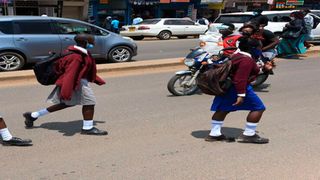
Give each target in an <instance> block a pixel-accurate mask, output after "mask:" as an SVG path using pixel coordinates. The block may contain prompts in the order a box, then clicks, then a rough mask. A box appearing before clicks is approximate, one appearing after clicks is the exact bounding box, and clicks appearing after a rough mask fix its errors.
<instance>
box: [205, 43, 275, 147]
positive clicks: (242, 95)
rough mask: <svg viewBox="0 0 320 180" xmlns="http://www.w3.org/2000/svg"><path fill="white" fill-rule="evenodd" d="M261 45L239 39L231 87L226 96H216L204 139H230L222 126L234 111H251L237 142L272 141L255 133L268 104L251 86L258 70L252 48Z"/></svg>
mask: <svg viewBox="0 0 320 180" xmlns="http://www.w3.org/2000/svg"><path fill="white" fill-rule="evenodd" d="M259 45H260V44H259V42H257V41H256V40H254V39H250V38H245V37H242V38H240V39H239V51H237V52H235V54H234V55H233V56H235V57H236V58H235V59H234V60H232V61H231V62H232V68H231V72H230V77H231V80H232V84H233V85H232V86H231V87H230V88H229V89H228V90H227V92H226V94H225V95H222V96H215V98H214V100H213V103H212V106H211V111H213V112H214V114H213V116H212V120H211V125H212V128H211V131H210V133H209V135H208V136H207V137H206V138H205V140H206V141H228V140H229V138H228V137H226V136H225V135H223V134H222V133H221V127H222V125H223V122H224V120H225V118H226V116H227V115H228V114H229V113H230V112H233V111H240V110H246V111H249V114H248V116H247V119H246V120H247V122H246V126H245V130H244V132H243V134H242V135H241V136H240V137H238V142H242V143H257V144H264V143H268V142H269V140H268V139H266V138H262V137H260V136H259V135H258V134H257V133H256V128H257V126H258V123H259V121H260V119H261V117H262V114H263V112H264V111H265V109H266V108H265V106H264V104H263V102H262V101H261V99H260V98H259V97H258V96H257V95H256V94H255V92H254V91H253V89H252V87H251V86H250V85H249V84H250V82H251V81H253V80H254V78H255V77H256V76H257V75H258V73H259V68H258V66H257V65H256V62H255V61H254V60H253V59H252V57H251V54H250V52H251V50H252V48H256V47H258V46H259Z"/></svg>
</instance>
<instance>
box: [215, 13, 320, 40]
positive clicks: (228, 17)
mask: <svg viewBox="0 0 320 180" xmlns="http://www.w3.org/2000/svg"><path fill="white" fill-rule="evenodd" d="M293 11H294V10H292V11H263V12H262V14H263V15H265V16H267V17H268V19H269V23H268V26H266V27H265V28H266V29H268V30H270V31H272V32H273V33H275V34H276V35H280V34H281V32H282V29H283V27H284V26H285V24H286V23H288V22H289V21H290V20H291V19H290V14H291V13H292V12H293ZM295 11H296V10H295ZM311 12H312V14H313V15H314V16H320V10H311ZM252 15H253V12H237V13H225V14H221V15H220V16H219V17H218V18H217V19H216V20H215V21H214V23H213V24H212V25H213V26H216V27H219V26H220V25H221V24H222V23H233V24H234V25H235V26H236V28H240V27H241V26H243V23H245V22H248V21H249V19H250V17H251V16H252ZM311 36H312V37H313V39H314V41H320V25H318V26H317V28H316V29H313V30H312V35H311Z"/></svg>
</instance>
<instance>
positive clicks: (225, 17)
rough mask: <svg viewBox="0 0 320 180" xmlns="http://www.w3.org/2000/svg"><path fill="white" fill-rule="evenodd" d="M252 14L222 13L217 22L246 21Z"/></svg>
mask: <svg viewBox="0 0 320 180" xmlns="http://www.w3.org/2000/svg"><path fill="white" fill-rule="evenodd" d="M250 17H251V15H221V16H220V17H219V18H218V19H217V20H216V21H215V23H245V22H248V21H249V19H250Z"/></svg>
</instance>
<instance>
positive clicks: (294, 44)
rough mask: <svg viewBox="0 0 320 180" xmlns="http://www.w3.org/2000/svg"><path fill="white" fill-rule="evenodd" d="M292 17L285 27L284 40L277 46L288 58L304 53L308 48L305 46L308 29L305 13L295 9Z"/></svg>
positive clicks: (280, 52) (282, 55)
mask: <svg viewBox="0 0 320 180" xmlns="http://www.w3.org/2000/svg"><path fill="white" fill-rule="evenodd" d="M290 18H291V21H290V22H289V23H287V24H286V26H285V27H284V30H283V32H282V40H281V41H280V43H279V45H278V47H277V51H278V54H279V55H280V56H281V57H287V58H292V57H296V56H297V55H298V54H304V53H306V50H307V49H306V48H305V46H304V41H305V38H306V33H307V31H306V27H305V22H304V15H303V13H302V12H301V11H295V12H293V13H291V14H290Z"/></svg>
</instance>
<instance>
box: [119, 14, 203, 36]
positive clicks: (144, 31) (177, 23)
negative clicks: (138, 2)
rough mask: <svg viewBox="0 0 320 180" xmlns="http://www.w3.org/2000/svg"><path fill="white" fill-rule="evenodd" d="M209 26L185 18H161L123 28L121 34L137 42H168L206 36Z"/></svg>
mask: <svg viewBox="0 0 320 180" xmlns="http://www.w3.org/2000/svg"><path fill="white" fill-rule="evenodd" d="M207 29H208V26H206V25H201V24H198V23H195V22H193V21H192V20H191V19H185V18H159V19H146V20H144V21H142V22H140V23H139V24H137V25H128V26H123V27H122V29H121V31H120V34H121V35H123V36H128V37H131V38H132V39H135V40H142V39H143V38H144V37H158V38H159V39H161V40H168V39H170V38H171V36H177V37H178V38H181V39H183V38H187V37H188V36H194V35H200V34H204V33H205V32H206V30H207Z"/></svg>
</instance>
